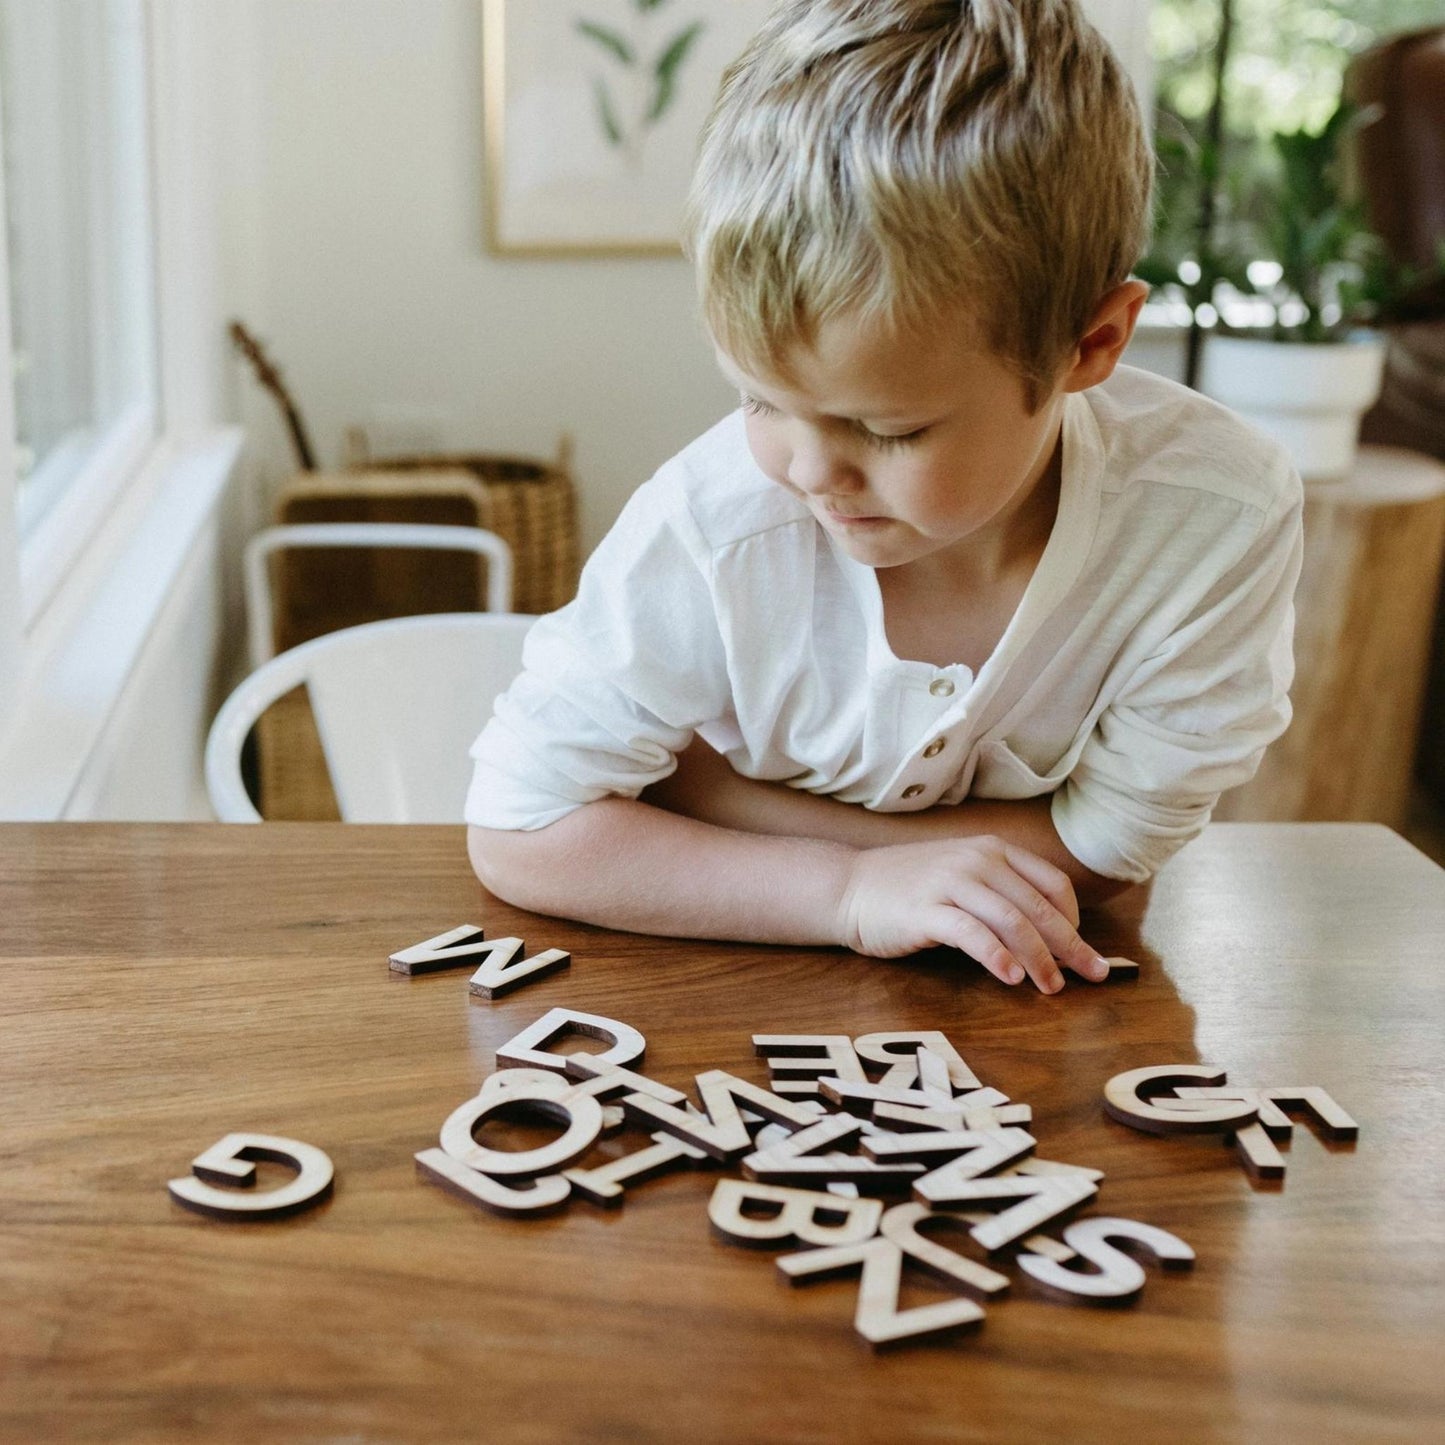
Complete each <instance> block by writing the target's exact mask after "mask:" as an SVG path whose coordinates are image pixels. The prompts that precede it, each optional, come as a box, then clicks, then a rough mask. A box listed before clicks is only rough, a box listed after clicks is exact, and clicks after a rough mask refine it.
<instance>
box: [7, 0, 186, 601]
mask: <svg viewBox="0 0 1445 1445" xmlns="http://www.w3.org/2000/svg"><path fill="white" fill-rule="evenodd" d="M146 55H147V37H146V5H145V0H64V3H63V4H57V3H55V0H0V137H3V154H0V171H3V181H4V198H5V218H6V226H5V246H6V251H7V253H8V257H7V259H8V267H7V271H8V289H9V304H10V318H11V324H10V331H11V335H10V354H11V373H12V378H13V387H14V401H15V432H16V435H15V458H14V467H15V504H16V510H17V521H18V530H19V537H20V559H21V562H20V565H21V579H22V595H23V600H24V604H25V610H26V612H27V614H30V615H33V614H34V613H35V612H36V611H38V609H39V608H40V607H41V606H43V605H44V602H45V600H46V598H47V597H48V596H49V594H50V593H51V592H52V591H53V590H54V588H55V586H56V585H57V583H58V582H59V581H60V579H61V577H62V576H63V574H64V571H65V568H66V566H67V565H68V564H69V562H70V561H72V560H73V558H74V556H75V554H76V552H77V551H78V549H79V547H80V546H82V545H83V543H84V541H85V540H86V539H87V538H88V536H89V535H90V532H91V530H92V528H93V526H94V524H95V523H96V522H98V521H99V520H100V519H101V518H102V516H103V515H104V513H105V511H106V509H107V507H108V506H109V504H110V502H111V501H112V500H113V498H114V496H115V495H116V492H117V490H118V489H119V487H120V486H122V485H123V484H124V482H125V481H126V480H127V479H128V478H129V477H130V476H131V475H132V474H133V473H134V472H135V470H136V468H137V467H138V465H139V463H140V461H141V459H142V457H143V456H144V454H145V452H146V450H147V448H148V447H149V446H150V444H151V442H152V441H153V439H154V437H155V435H156V431H157V400H156V397H157V382H156V342H155V333H156V324H155V315H156V307H155V281H154V274H153V273H154V258H153V252H152V244H151V237H152V229H153V228H152V218H151V196H150V177H151V166H150V139H149V126H148V113H149V106H148V97H147V64H146Z"/></svg>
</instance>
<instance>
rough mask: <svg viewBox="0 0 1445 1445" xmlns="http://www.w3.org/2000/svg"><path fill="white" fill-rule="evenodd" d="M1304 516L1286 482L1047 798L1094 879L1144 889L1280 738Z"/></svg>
mask: <svg viewBox="0 0 1445 1445" xmlns="http://www.w3.org/2000/svg"><path fill="white" fill-rule="evenodd" d="M1303 505H1304V491H1303V487H1302V485H1301V483H1300V480H1299V477H1298V476H1297V475H1295V474H1294V473H1293V471H1291V472H1290V474H1289V480H1288V485H1286V486H1285V487H1284V488H1282V490H1281V493H1280V495H1279V497H1278V498H1277V500H1276V502H1275V503H1274V505H1273V506H1271V507H1270V509H1269V510H1268V511H1266V512H1265V513H1263V514H1262V517H1261V523H1260V526H1259V529H1258V531H1257V532H1256V533H1255V535H1254V538H1253V540H1252V541H1251V543H1250V544H1249V546H1248V547H1247V548H1246V549H1245V551H1244V553H1243V555H1242V556H1239V557H1238V559H1237V560H1236V561H1235V563H1234V565H1232V566H1230V567H1227V568H1226V569H1225V570H1224V571H1223V573H1222V574H1221V575H1220V576H1219V577H1218V579H1217V580H1216V581H1215V583H1214V584H1213V585H1212V586H1211V587H1209V588H1208V589H1207V590H1206V591H1205V593H1204V595H1203V596H1202V597H1201V598H1200V599H1199V601H1198V602H1197V604H1196V605H1195V606H1194V607H1193V608H1192V609H1191V610H1190V611H1189V613H1188V615H1186V616H1185V617H1184V618H1183V619H1182V620H1181V622H1180V624H1179V625H1178V626H1177V627H1176V628H1174V629H1173V631H1172V632H1171V633H1170V635H1169V637H1168V639H1167V640H1166V641H1165V643H1164V644H1163V645H1162V646H1161V647H1159V648H1157V649H1156V650H1155V651H1154V652H1153V653H1152V654H1151V655H1150V656H1149V657H1148V658H1146V659H1145V660H1144V662H1143V663H1142V664H1141V665H1140V666H1139V667H1138V668H1137V669H1136V670H1135V672H1134V674H1133V675H1132V676H1131V677H1130V679H1129V681H1128V682H1127V684H1126V685H1125V686H1124V688H1123V689H1122V690H1121V692H1120V693H1119V695H1118V697H1117V698H1116V699H1115V700H1114V701H1113V702H1112V703H1111V704H1110V705H1109V707H1107V708H1106V709H1105V711H1104V712H1103V714H1102V715H1101V716H1100V718H1099V720H1098V723H1097V725H1096V727H1095V729H1094V731H1093V733H1092V734H1091V736H1090V737H1089V739H1088V741H1087V742H1086V743H1085V745H1084V749H1083V751H1082V752H1081V754H1080V755H1079V761H1078V764H1077V766H1076V767H1075V769H1074V771H1073V772H1072V773H1071V774H1070V775H1069V777H1068V778H1067V779H1066V780H1065V782H1064V784H1063V786H1062V787H1060V788H1059V790H1058V791H1057V792H1056V793H1055V794H1054V797H1053V803H1052V816H1053V821H1054V826H1055V828H1056V829H1057V830H1058V834H1059V837H1060V839H1061V840H1062V842H1063V844H1064V846H1065V847H1066V848H1068V850H1069V851H1070V852H1071V853H1072V854H1073V855H1074V856H1075V857H1076V858H1077V859H1078V860H1079V861H1080V862H1081V863H1083V864H1084V865H1085V866H1086V867H1087V868H1090V869H1092V870H1093V871H1094V872H1095V873H1098V874H1101V875H1103V876H1104V877H1108V878H1119V879H1125V880H1127V881H1129V882H1131V883H1141V882H1143V881H1144V880H1145V879H1147V878H1150V877H1152V876H1153V874H1154V873H1155V872H1157V871H1158V869H1159V868H1160V867H1162V866H1163V864H1164V863H1165V862H1167V861H1168V859H1169V858H1170V857H1172V856H1173V854H1174V853H1176V852H1177V851H1178V850H1179V849H1180V848H1182V847H1183V846H1184V844H1185V843H1187V842H1189V840H1190V839H1191V838H1194V837H1195V836H1197V835H1198V834H1199V833H1200V832H1202V831H1203V829H1204V826H1205V824H1206V823H1208V821H1209V818H1210V814H1211V813H1212V812H1213V811H1214V806H1215V804H1216V803H1217V802H1218V801H1219V795H1220V794H1221V793H1223V792H1224V791H1225V790H1226V789H1228V788H1233V787H1236V786H1238V785H1239V784H1240V783H1243V782H1247V781H1248V780H1249V779H1250V778H1252V777H1253V776H1254V774H1255V772H1256V770H1257V769H1258V767H1259V764H1260V760H1261V759H1262V758H1263V756H1264V752H1265V749H1266V748H1267V747H1268V745H1269V744H1270V743H1271V742H1273V741H1274V740H1275V739H1276V738H1277V737H1279V736H1280V734H1281V733H1283V732H1284V730H1285V729H1286V728H1287V727H1288V726H1289V721H1290V716H1291V708H1290V701H1289V687H1290V684H1291V682H1292V681H1293V679H1294V650H1293V644H1294V591H1295V584H1296V583H1297V581H1298V580H1299V573H1300V565H1301V561H1302V558H1303V550H1304V541H1303V530H1302V525H1301V517H1302V512H1303Z"/></svg>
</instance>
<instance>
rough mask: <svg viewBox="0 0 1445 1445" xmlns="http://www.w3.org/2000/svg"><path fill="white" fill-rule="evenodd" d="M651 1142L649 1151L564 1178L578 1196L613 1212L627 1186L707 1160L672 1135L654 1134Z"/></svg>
mask: <svg viewBox="0 0 1445 1445" xmlns="http://www.w3.org/2000/svg"><path fill="white" fill-rule="evenodd" d="M652 1139H653V1142H652V1144H651V1145H649V1146H648V1147H647V1148H646V1149H635V1150H634V1151H633V1152H632V1153H631V1154H625V1155H623V1157H622V1158H621V1159H614V1160H613V1161H612V1163H610V1164H602V1165H599V1166H598V1167H597V1168H596V1169H568V1170H566V1171H565V1172H564V1175H563V1177H564V1178H565V1179H567V1180H568V1181H569V1182H570V1183H571V1185H572V1188H573V1189H575V1190H576V1191H577V1193H578V1194H581V1195H583V1196H584V1197H585V1198H587V1199H590V1200H591V1201H592V1203H593V1204H600V1205H602V1206H603V1208H605V1209H611V1208H614V1207H615V1206H617V1205H619V1204H621V1203H622V1195H623V1192H624V1191H623V1188H622V1186H623V1185H624V1184H634V1183H635V1184H640V1183H641V1182H642V1181H643V1180H644V1179H655V1178H656V1177H657V1176H658V1175H659V1174H661V1173H663V1172H664V1171H665V1170H668V1169H671V1168H672V1167H673V1165H675V1164H681V1163H684V1162H687V1163H689V1164H691V1163H695V1162H697V1161H698V1160H706V1158H707V1155H706V1154H704V1153H703V1151H702V1150H701V1149H694V1148H693V1147H692V1145H691V1144H684V1143H683V1142H682V1140H681V1139H674V1138H672V1136H671V1135H668V1134H654V1135H653V1136H652Z"/></svg>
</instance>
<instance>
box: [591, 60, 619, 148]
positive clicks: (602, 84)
mask: <svg viewBox="0 0 1445 1445" xmlns="http://www.w3.org/2000/svg"><path fill="white" fill-rule="evenodd" d="M592 89H593V94H594V95H595V96H596V97H597V119H598V121H599V122H601V125H602V133H603V134H604V135H605V136H606V137H607V139H608V141H609V142H610V143H611V144H612V145H614V146H621V145H622V143H623V135H622V127H621V125H619V124H618V121H617V111H616V109H615V107H614V106H613V104H612V93H611V92H610V91H609V90H608V89H607V82H606V81H605V80H603V78H602V77H601V76H600V75H599V76H598V77H597V78H596V79H595V80H594V81H593V82H592Z"/></svg>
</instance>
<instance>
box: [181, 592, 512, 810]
mask: <svg viewBox="0 0 1445 1445" xmlns="http://www.w3.org/2000/svg"><path fill="white" fill-rule="evenodd" d="M535 620H536V619H535V618H533V617H528V616H523V615H521V614H518V613H510V612H503V613H490V612H442V613H430V614H424V615H422V616H417V617H393V618H388V619H387V620H386V621H384V622H367V623H364V624H362V625H361V626H360V627H346V628H342V629H341V630H340V631H339V632H328V633H326V634H325V635H324V636H322V637H316V638H313V639H312V640H311V641H310V642H304V643H302V644H301V646H300V647H293V648H291V649H289V650H288V651H286V652H283V653H281V654H280V655H279V656H278V657H273V658H271V659H270V660H269V661H268V662H265V663H263V664H262V665H261V666H260V667H259V668H258V669H257V670H256V671H255V672H253V673H252V674H251V675H250V676H249V677H248V678H246V680H245V681H244V682H242V683H241V684H240V686H238V687H237V688H236V690H235V691H234V692H233V693H232V694H231V695H230V697H228V698H227V699H226V701H225V703H224V704H223V705H222V707H221V710H220V712H218V713H217V714H216V719H215V721H214V722H213V723H212V724H211V731H210V736H209V737H208V738H207V740H206V789H207V792H208V793H209V794H210V799H211V806H212V807H213V808H214V809H215V812H216V816H217V817H218V818H219V819H220V820H221V821H222V822H223V823H259V822H260V821H261V815H260V814H259V813H258V812H257V811H256V809H255V807H254V805H253V804H252V802H251V800H250V798H249V797H248V796H247V794H246V788H245V784H244V783H243V781H242V778H241V747H242V744H243V743H244V742H245V740H246V736H247V734H248V733H249V732H250V731H251V728H252V727H253V726H254V724H255V722H256V719H257V718H258V717H260V716H261V714H262V713H263V712H265V710H266V709H267V708H268V707H270V706H271V704H272V703H273V702H275V701H276V700H277V699H278V698H280V697H283V696H285V694H286V693H288V692H290V691H291V690H292V688H295V687H299V686H300V685H301V684H302V683H305V684H306V687H307V690H308V692H309V693H310V697H311V710H312V712H313V714H314V715H315V718H316V728H317V731H318V732H319V733H320V735H321V746H322V749H323V751H324V752H325V754H326V766H327V770H328V771H329V772H330V774H331V782H332V786H333V788H334V789H335V791H336V802H337V806H338V807H339V808H340V811H341V817H342V819H343V820H344V821H345V822H348V823H459V822H461V821H462V809H463V805H464V803H465V800H466V791H467V784H468V780H469V778H470V774H471V764H470V761H469V759H468V757H467V748H468V747H469V746H470V744H471V742H472V740H473V739H474V738H475V737H476V735H477V734H478V733H479V732H480V731H481V730H482V727H483V725H484V724H485V722H486V720H487V718H488V717H489V716H490V714H491V708H492V703H493V701H494V700H495V699H496V697H497V694H498V693H500V692H502V691H503V690H504V689H505V688H506V687H507V685H508V684H509V683H510V682H511V681H512V679H513V678H514V677H515V676H516V675H517V673H518V672H519V671H520V670H521V666H522V640H523V638H524V637H525V636H526V634H527V631H528V629H529V628H530V627H531V625H532V623H533V622H534V621H535Z"/></svg>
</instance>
